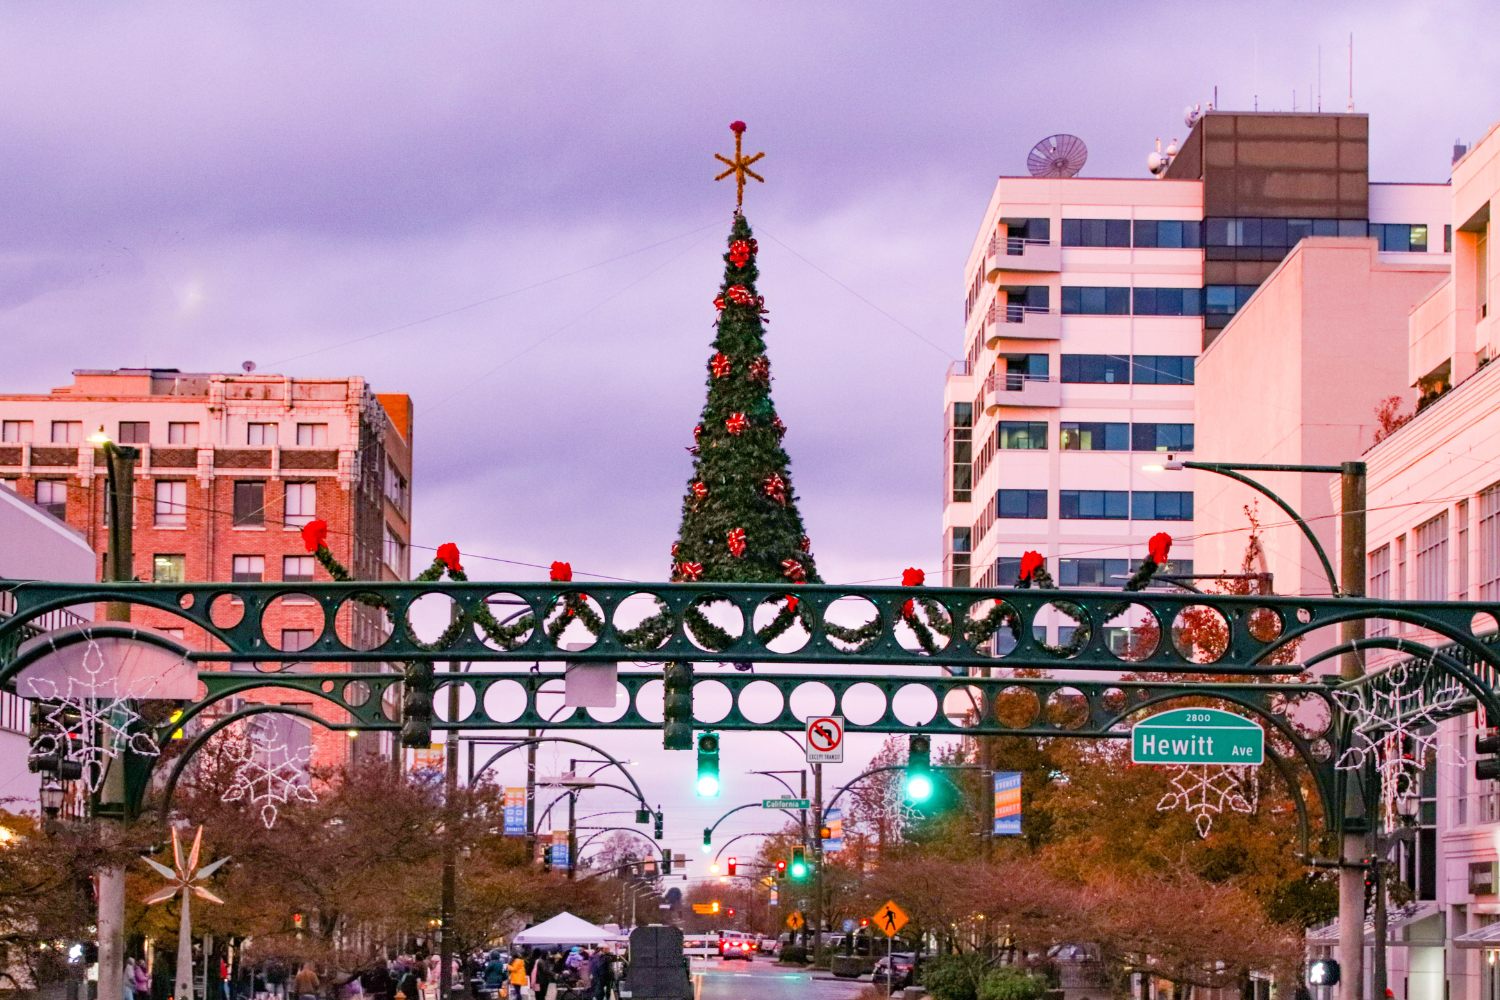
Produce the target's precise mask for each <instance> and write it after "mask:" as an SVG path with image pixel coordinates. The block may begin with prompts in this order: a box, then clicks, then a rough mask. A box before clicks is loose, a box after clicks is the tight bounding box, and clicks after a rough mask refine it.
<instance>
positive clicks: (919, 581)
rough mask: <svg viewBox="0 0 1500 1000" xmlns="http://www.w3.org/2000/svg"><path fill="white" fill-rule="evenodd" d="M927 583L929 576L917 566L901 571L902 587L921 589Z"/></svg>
mask: <svg viewBox="0 0 1500 1000" xmlns="http://www.w3.org/2000/svg"><path fill="white" fill-rule="evenodd" d="M926 582H927V574H926V573H924V572H922V571H921V570H919V569H917V568H916V567H915V566H908V567H906V569H904V570H902V571H901V586H903V587H920V586H922V585H923V584H924V583H926Z"/></svg>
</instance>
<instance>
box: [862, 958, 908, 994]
mask: <svg viewBox="0 0 1500 1000" xmlns="http://www.w3.org/2000/svg"><path fill="white" fill-rule="evenodd" d="M916 964H917V956H916V955H915V954H914V953H912V952H909V951H893V952H891V954H890V955H888V956H887V955H882V956H880V958H879V959H878V960H877V961H876V962H875V971H874V972H873V973H872V974H871V975H870V982H871V983H874V984H876V985H879V986H884V987H885V988H886V989H887V990H904V989H906V987H908V986H910V985H911V972H912V969H913V968H914V967H915V966H916Z"/></svg>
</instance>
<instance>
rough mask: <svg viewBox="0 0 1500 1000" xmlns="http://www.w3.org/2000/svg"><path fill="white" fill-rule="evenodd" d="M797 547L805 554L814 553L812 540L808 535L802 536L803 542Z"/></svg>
mask: <svg viewBox="0 0 1500 1000" xmlns="http://www.w3.org/2000/svg"><path fill="white" fill-rule="evenodd" d="M797 547H798V548H799V549H801V550H802V551H803V552H811V551H812V539H811V538H808V537H807V536H806V535H803V536H802V541H800V542H798V543H797Z"/></svg>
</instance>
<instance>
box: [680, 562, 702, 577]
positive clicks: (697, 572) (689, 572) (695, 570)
mask: <svg viewBox="0 0 1500 1000" xmlns="http://www.w3.org/2000/svg"><path fill="white" fill-rule="evenodd" d="M677 572H678V573H680V574H681V575H682V578H683V579H684V580H701V579H703V564H702V563H700V562H684V563H678V564H677Z"/></svg>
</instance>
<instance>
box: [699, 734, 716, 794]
mask: <svg viewBox="0 0 1500 1000" xmlns="http://www.w3.org/2000/svg"><path fill="white" fill-rule="evenodd" d="M696 787H697V789H698V797H699V798H704V799H716V798H718V797H719V737H718V734H717V733H704V734H702V735H701V736H699V737H698V784H697V786H696Z"/></svg>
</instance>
